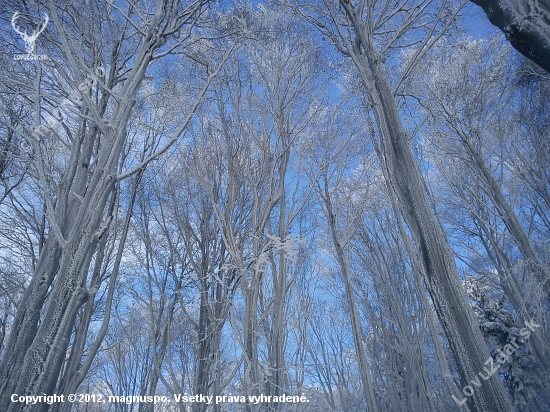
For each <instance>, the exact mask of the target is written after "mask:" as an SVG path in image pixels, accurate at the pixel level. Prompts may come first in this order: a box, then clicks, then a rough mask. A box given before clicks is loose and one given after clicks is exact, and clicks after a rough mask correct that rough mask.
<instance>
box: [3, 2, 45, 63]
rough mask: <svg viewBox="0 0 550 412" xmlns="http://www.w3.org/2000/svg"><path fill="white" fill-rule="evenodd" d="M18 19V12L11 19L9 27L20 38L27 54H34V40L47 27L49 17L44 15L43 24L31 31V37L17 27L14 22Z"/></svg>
mask: <svg viewBox="0 0 550 412" xmlns="http://www.w3.org/2000/svg"><path fill="white" fill-rule="evenodd" d="M18 18H19V12H18V11H16V12H15V13H14V14H13V17H12V18H11V27H13V29H14V30H15V31H16V32H17V33H18V34H19V35H20V36H21V38H22V39H23V41H24V42H25V49H26V50H27V53H28V54H32V53H33V52H34V44H35V43H36V39H38V36H40V34H41V33H42V32H43V31H44V29H45V28H46V26H47V25H48V22H49V21H50V17H49V16H48V15H47V14H46V13H44V24H42V25H39V26H38V27H37V28H36V30H33V32H32V34H31V35H29V34H27V31H26V30H22V29H21V28H20V27H17V25H16V24H15V22H16V21H17V19H18Z"/></svg>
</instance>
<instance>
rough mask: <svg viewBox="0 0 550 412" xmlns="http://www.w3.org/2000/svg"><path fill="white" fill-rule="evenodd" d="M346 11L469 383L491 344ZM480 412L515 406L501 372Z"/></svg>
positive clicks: (377, 72)
mask: <svg viewBox="0 0 550 412" xmlns="http://www.w3.org/2000/svg"><path fill="white" fill-rule="evenodd" d="M340 4H341V5H342V7H343V8H344V9H345V10H346V13H347V15H348V18H349V19H350V21H351V24H352V25H353V27H354V29H355V33H356V36H357V38H356V43H355V45H354V47H353V49H352V50H349V52H350V53H352V55H353V59H354V63H355V64H356V66H357V69H358V70H359V74H360V76H361V80H362V82H363V84H364V85H365V87H366V90H367V93H368V96H369V101H370V103H371V104H372V110H373V112H374V116H375V119H376V123H377V125H378V132H379V135H380V152H379V155H380V157H381V158H380V163H381V164H382V167H383V170H384V176H385V178H386V179H387V181H388V183H389V185H390V187H391V190H392V191H393V192H394V193H395V194H396V195H397V199H398V200H399V202H400V204H401V206H402V208H403V211H404V215H405V221H406V223H407V225H408V227H409V230H410V231H411V233H412V235H413V237H414V239H415V241H416V243H417V245H418V247H419V248H420V256H421V260H422V265H423V268H424V271H423V272H424V274H425V276H426V285H427V286H428V290H429V292H430V295H431V298H432V301H433V302H434V306H435V309H436V312H437V315H438V317H439V320H440V322H441V325H442V326H443V329H444V331H445V334H446V335H447V339H448V341H449V344H450V346H451V350H452V352H453V355H454V358H455V360H456V363H457V365H458V369H459V373H460V377H461V380H462V382H463V384H464V385H467V384H468V381H469V379H473V378H474V377H476V376H477V374H478V372H480V371H482V370H483V367H484V366H485V361H487V360H488V359H489V358H490V354H489V351H488V350H487V345H486V344H485V341H484V339H483V335H482V334H481V331H480V330H479V325H478V323H477V321H476V319H475V318H474V315H473V313H472V310H471V308H470V306H469V304H468V298H467V296H466V293H465V292H464V289H463V288H462V285H461V283H460V279H459V277H458V272H457V269H456V265H455V261H454V254H453V251H452V250H451V248H450V246H449V245H448V243H447V239H446V237H445V234H444V232H443V230H442V229H441V227H440V226H439V224H438V222H437V220H436V218H435V215H434V213H433V211H432V210H431V208H430V204H429V202H428V193H427V191H426V188H425V185H424V182H423V180H422V176H421V174H420V170H419V165H418V163H417V161H416V159H415V158H414V155H413V152H412V148H411V145H410V142H409V140H408V137H407V133H406V132H405V129H404V127H403V124H402V122H401V118H400V116H399V111H398V109H397V101H396V99H395V96H394V94H393V93H392V91H391V88H390V85H389V83H388V80H387V78H386V75H385V72H384V69H383V66H382V64H381V62H380V61H379V59H378V53H377V51H376V50H375V48H374V46H373V44H372V42H371V38H369V37H368V36H367V34H366V30H365V28H364V26H363V24H362V22H361V20H360V18H359V16H358V14H357V13H356V12H355V11H354V10H353V9H352V8H351V7H352V6H351V5H350V3H348V2H347V1H345V0H340ZM466 399H468V401H470V402H471V407H472V409H473V410H475V411H484V412H489V411H494V412H503V411H513V407H512V405H511V403H510V398H509V396H508V394H507V392H506V390H505V389H504V385H503V384H502V381H501V380H500V378H499V376H498V374H494V375H493V376H492V377H490V378H489V379H488V380H487V381H483V383H482V386H481V387H480V388H476V389H475V390H474V393H473V395H472V396H471V397H469V398H466Z"/></svg>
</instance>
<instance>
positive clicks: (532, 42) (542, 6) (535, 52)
mask: <svg viewBox="0 0 550 412" xmlns="http://www.w3.org/2000/svg"><path fill="white" fill-rule="evenodd" d="M471 1H472V3H475V4H477V5H478V6H480V7H481V8H482V9H483V11H484V12H485V14H487V17H488V18H489V21H490V22H491V23H493V24H494V25H495V26H497V27H498V28H499V29H500V30H502V32H503V33H504V34H505V35H506V38H507V39H508V41H509V42H510V44H511V45H512V46H513V47H514V48H515V49H516V50H517V51H519V52H520V53H521V54H523V55H524V56H525V57H527V58H528V59H530V60H531V61H533V62H535V63H536V64H538V65H539V66H540V67H542V68H543V69H544V70H546V71H547V72H549V73H550V1H548V0H538V1H530V0H471Z"/></svg>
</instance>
